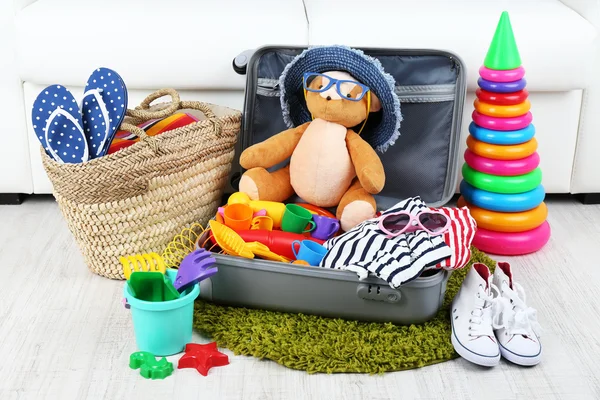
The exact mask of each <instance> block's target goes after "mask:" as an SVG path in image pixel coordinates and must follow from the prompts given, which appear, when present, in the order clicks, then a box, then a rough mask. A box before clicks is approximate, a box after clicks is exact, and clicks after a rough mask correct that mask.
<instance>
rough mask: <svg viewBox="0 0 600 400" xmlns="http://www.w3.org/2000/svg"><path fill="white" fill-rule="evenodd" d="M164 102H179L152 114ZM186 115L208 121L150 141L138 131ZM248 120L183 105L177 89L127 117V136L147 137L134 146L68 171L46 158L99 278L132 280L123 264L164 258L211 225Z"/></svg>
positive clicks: (224, 111)
mask: <svg viewBox="0 0 600 400" xmlns="http://www.w3.org/2000/svg"><path fill="white" fill-rule="evenodd" d="M164 95H170V96H171V97H172V102H170V103H163V104H159V105H156V106H152V107H150V103H151V102H152V101H154V100H156V99H158V98H160V97H162V96H164ZM180 109H196V110H200V111H202V113H203V114H204V116H205V117H206V119H203V120H200V121H198V122H195V123H193V124H190V125H187V126H184V127H181V128H177V129H173V130H171V131H168V132H164V133H162V134H160V135H157V136H153V137H149V136H147V135H146V134H145V132H144V131H143V130H142V129H140V128H138V127H137V126H135V125H137V124H139V123H141V122H143V121H147V120H150V119H154V118H163V117H166V116H168V115H171V114H173V113H174V112H175V111H177V110H180ZM240 125H241V113H240V112H239V111H235V110H231V109H228V108H225V107H219V106H215V105H212V104H208V103H201V102H194V101H180V98H179V94H178V93H177V92H176V91H174V90H172V89H162V90H159V91H157V92H155V93H153V94H151V95H150V96H148V97H147V98H146V99H145V100H144V101H143V102H142V104H141V105H140V106H138V107H136V109H134V110H127V117H126V118H125V120H124V121H123V124H121V129H123V130H126V131H129V132H132V133H134V134H136V135H137V136H139V137H140V139H141V140H140V141H139V142H137V143H135V144H134V145H132V146H130V147H127V148H125V149H122V150H120V151H118V152H116V153H113V154H110V155H106V156H104V157H100V158H96V159H93V160H91V161H88V162H85V163H81V164H60V163H58V162H56V161H54V160H52V159H51V158H50V157H48V156H47V155H46V153H45V152H44V151H43V149H41V151H42V161H43V165H44V168H45V170H46V172H47V174H48V177H49V178H50V180H51V181H52V184H53V188H54V191H53V192H54V197H55V198H56V201H57V202H58V204H59V207H60V210H61V212H62V214H63V216H64V217H65V219H66V221H67V224H68V226H69V229H70V230H71V232H72V234H73V235H74V236H75V239H76V241H77V243H78V245H79V247H80V249H81V251H82V253H83V256H84V258H85V261H86V264H87V265H88V267H89V268H90V269H91V270H92V271H93V272H94V273H96V274H98V275H101V276H105V277H108V278H112V279H125V277H124V275H123V271H122V266H121V264H120V262H119V257H120V256H126V255H132V254H141V253H149V252H158V253H161V252H162V251H163V250H164V248H165V247H166V246H167V244H168V243H169V242H170V241H171V240H172V239H173V237H174V236H175V235H177V234H178V233H179V232H181V230H182V229H184V228H185V227H187V226H189V225H191V224H192V223H194V222H199V223H201V224H206V223H207V221H208V220H209V218H211V217H212V216H214V215H215V213H216V210H217V207H218V206H219V202H220V200H221V196H222V195H223V190H224V188H225V186H226V183H227V179H228V176H229V172H230V169H231V162H232V160H233V157H234V152H235V143H236V141H237V137H238V134H239V130H240Z"/></svg>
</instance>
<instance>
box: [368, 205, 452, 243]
mask: <svg viewBox="0 0 600 400" xmlns="http://www.w3.org/2000/svg"><path fill="white" fill-rule="evenodd" d="M378 226H379V229H380V230H381V231H383V232H384V233H385V234H387V235H388V238H392V237H396V236H398V235H401V234H403V233H409V232H415V231H420V230H423V231H425V232H427V233H428V234H430V235H441V234H443V233H444V232H446V231H447V230H448V228H449V226H450V219H449V218H448V217H447V216H446V215H444V214H442V213H440V212H436V211H422V212H420V213H418V214H417V215H412V214H410V213H407V212H406V211H400V212H397V213H392V214H387V215H382V216H381V217H380V219H379V224H378Z"/></svg>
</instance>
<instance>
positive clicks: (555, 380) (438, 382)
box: [0, 198, 600, 400]
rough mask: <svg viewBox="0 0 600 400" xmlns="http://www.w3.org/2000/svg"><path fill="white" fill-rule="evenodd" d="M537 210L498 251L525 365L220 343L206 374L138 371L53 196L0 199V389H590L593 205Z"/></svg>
mask: <svg viewBox="0 0 600 400" xmlns="http://www.w3.org/2000/svg"><path fill="white" fill-rule="evenodd" d="M549 209H550V218H549V219H550V223H551V226H552V228H553V237H552V239H551V241H550V243H549V244H548V245H547V246H546V248H545V249H543V251H541V252H538V253H536V254H534V255H529V256H526V257H519V258H515V259H512V260H510V261H511V262H512V263H513V265H514V270H515V271H516V279H517V280H518V281H520V282H521V283H522V284H523V286H524V287H525V289H526V291H527V294H528V303H529V304H530V305H532V306H533V307H535V308H537V310H538V315H539V320H540V322H541V324H542V326H543V328H544V329H545V332H544V336H543V337H542V343H543V346H544V352H545V354H544V359H543V361H542V363H541V364H540V365H538V366H537V367H534V368H522V367H518V366H515V365H510V364H508V363H507V362H504V361H503V362H502V363H501V365H500V366H498V367H495V368H493V369H489V370H488V369H481V368H479V367H477V366H475V365H473V364H470V363H468V362H466V361H464V360H462V359H458V360H455V361H450V362H446V363H442V364H439V365H435V366H430V367H425V368H422V369H418V370H411V371H404V372H396V373H388V374H385V375H383V376H369V375H356V374H349V375H308V374H306V373H304V372H301V371H293V370H290V369H287V368H285V367H281V366H279V365H277V364H275V363H273V362H271V361H259V360H257V359H255V358H251V357H242V356H233V355H232V354H231V352H229V351H227V350H225V352H226V353H227V354H229V356H230V361H231V364H230V365H228V366H226V367H220V368H213V369H212V370H211V371H210V373H209V375H208V376H207V377H203V376H201V375H199V374H198V373H197V372H196V371H195V370H191V369H187V370H176V371H175V373H174V374H173V375H172V376H171V377H169V378H167V379H166V380H163V381H150V380H145V379H143V378H142V377H141V376H140V375H139V372H138V371H133V370H130V369H129V367H128V357H129V355H130V354H131V353H132V352H133V351H136V348H135V342H134V338H133V328H132V324H131V321H130V314H129V312H128V311H127V310H125V309H124V308H123V306H122V304H121V298H122V296H121V293H122V292H121V291H122V287H123V282H118V281H111V280H108V279H105V278H101V277H98V276H95V275H93V274H92V273H90V272H88V270H87V269H86V267H85V265H84V264H83V260H82V257H81V256H80V254H79V252H78V249H77V247H76V244H75V242H74V240H73V239H72V237H71V235H70V233H69V231H68V229H67V227H66V224H65V222H64V221H63V219H62V216H61V215H60V213H59V211H58V208H57V206H56V204H55V203H54V202H53V199H52V198H34V199H30V200H28V201H26V202H25V203H24V204H22V205H20V206H0V268H1V270H2V272H3V274H4V276H3V277H2V278H1V279H0V357H1V361H0V399H2V400H6V399H61V400H64V399H85V398H89V399H137V398H139V399H150V398H156V399H202V400H217V399H244V400H246V399H247V400H252V399H261V400H263V399H286V400H287V399H296V398H297V399H413V398H414V399H453V400H454V399H463V398H464V399H517V398H524V399H577V400H584V399H600V339H599V338H600V316H599V315H600V285H599V282H600V263H599V261H598V259H599V257H598V256H597V255H596V253H595V252H597V251H599V250H600V223H599V221H600V206H584V205H581V204H579V203H578V202H576V201H575V200H572V199H554V200H550V201H549ZM194 335H195V337H194V339H195V340H196V341H197V342H206V341H207V340H206V338H202V337H200V336H198V335H197V334H196V333H195V334H194ZM178 358H179V356H174V357H171V360H172V361H173V360H174V361H175V362H176V360H177V359H178Z"/></svg>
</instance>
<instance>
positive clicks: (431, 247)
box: [320, 197, 453, 288]
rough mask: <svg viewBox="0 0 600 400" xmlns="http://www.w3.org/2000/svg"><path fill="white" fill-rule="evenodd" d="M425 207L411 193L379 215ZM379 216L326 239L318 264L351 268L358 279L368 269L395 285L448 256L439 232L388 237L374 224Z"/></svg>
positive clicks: (415, 210) (447, 249) (444, 242)
mask: <svg viewBox="0 0 600 400" xmlns="http://www.w3.org/2000/svg"><path fill="white" fill-rule="evenodd" d="M428 209H429V208H428V207H427V206H426V205H425V203H424V202H423V201H422V200H421V198H420V197H412V198H409V199H406V200H403V201H401V202H399V203H398V204H396V205H395V206H393V207H392V208H390V209H388V210H386V211H384V212H383V213H382V214H381V215H382V216H385V215H387V214H391V213H394V212H398V211H407V212H409V213H411V214H413V215H416V214H418V213H419V212H420V211H423V210H428ZM379 218H381V217H379ZM379 218H372V219H369V220H366V221H364V222H362V223H360V224H359V225H357V226H355V227H354V228H352V229H351V230H349V231H347V232H346V233H344V234H342V235H340V236H337V237H334V238H332V239H330V240H328V241H326V242H325V243H324V246H325V247H326V248H327V249H328V252H327V254H326V255H325V257H324V258H323V260H321V263H320V266H321V267H323V268H334V269H344V270H348V271H354V272H356V274H357V275H358V277H359V279H361V280H362V279H365V278H367V277H368V276H369V273H370V274H373V275H375V276H377V277H378V278H381V279H383V280H385V281H386V282H388V283H389V285H390V286H391V287H393V288H396V287H399V286H401V285H403V284H405V283H407V282H410V281H412V280H413V279H415V278H417V277H418V276H419V275H420V274H421V273H422V272H423V271H424V270H425V269H427V268H435V266H436V265H438V264H440V265H442V263H444V262H446V260H447V259H448V258H452V253H453V251H452V249H451V248H450V246H448V245H447V244H446V241H445V240H444V236H443V235H438V236H429V234H428V233H427V232H424V231H417V232H410V233H406V234H401V235H398V236H396V237H394V238H391V239H388V238H387V237H386V236H387V235H386V234H385V233H383V232H382V231H381V230H379V228H378V226H377V224H378V222H379Z"/></svg>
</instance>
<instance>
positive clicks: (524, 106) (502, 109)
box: [473, 99, 531, 117]
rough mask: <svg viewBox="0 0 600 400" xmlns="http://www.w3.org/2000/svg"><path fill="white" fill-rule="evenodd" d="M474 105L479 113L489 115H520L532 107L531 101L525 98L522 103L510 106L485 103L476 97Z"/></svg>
mask: <svg viewBox="0 0 600 400" xmlns="http://www.w3.org/2000/svg"><path fill="white" fill-rule="evenodd" d="M473 105H474V106H475V110H477V112H478V113H480V114H483V115H488V116H490V117H518V116H520V115H523V114H527V112H528V111H529V109H530V108H531V103H530V102H529V100H525V101H524V102H522V103H519V104H514V105H510V106H498V105H495V104H489V103H484V102H482V101H479V99H475V101H474V102H473Z"/></svg>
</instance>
